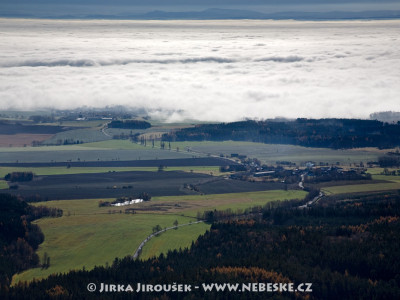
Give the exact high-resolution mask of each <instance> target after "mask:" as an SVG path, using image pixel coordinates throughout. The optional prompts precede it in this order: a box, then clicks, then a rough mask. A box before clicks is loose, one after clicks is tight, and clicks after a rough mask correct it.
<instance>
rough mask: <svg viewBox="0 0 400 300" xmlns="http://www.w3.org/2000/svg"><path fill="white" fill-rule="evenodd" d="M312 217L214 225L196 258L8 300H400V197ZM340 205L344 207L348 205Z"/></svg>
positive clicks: (118, 270) (134, 263)
mask: <svg viewBox="0 0 400 300" xmlns="http://www.w3.org/2000/svg"><path fill="white" fill-rule="evenodd" d="M355 197H357V198H353V199H350V200H349V201H339V202H337V201H332V200H330V199H328V201H326V202H324V203H323V205H320V206H314V207H311V208H308V209H299V208H296V205H297V204H296V203H295V202H294V201H288V202H281V204H279V203H278V202H275V203H274V204H273V205H267V206H265V207H264V208H262V216H261V218H248V219H245V220H235V221H226V222H219V223H214V224H213V225H212V227H211V229H210V231H208V232H206V233H205V234H204V235H203V236H201V237H199V239H198V240H197V241H196V242H194V243H192V246H191V247H190V249H185V250H179V251H176V250H175V251H170V252H169V253H168V254H167V255H166V256H164V255H161V256H159V257H157V258H155V257H154V258H151V259H149V260H146V261H140V260H132V259H131V258H130V257H127V258H124V259H116V260H115V261H114V263H113V264H112V266H110V267H96V268H94V269H93V270H91V271H87V270H81V271H72V272H70V273H68V274H58V275H52V276H50V277H49V278H47V279H45V280H42V281H36V282H32V283H31V284H29V285H24V284H20V285H17V286H16V287H13V288H11V290H10V292H9V293H8V294H7V295H5V296H6V297H5V298H4V299H7V297H8V298H9V299H36V298H40V299H52V298H57V299H99V298H101V299H125V298H127V297H130V298H132V299H266V298H273V299H399V298H400V274H399V272H398V270H399V268H400V260H399V259H398V257H399V255H400V248H399V247H398V245H399V243H400V216H399V215H400V195H399V194H397V193H393V194H390V193H387V194H379V195H367V196H359V195H357V196H355ZM342 200H343V199H342ZM101 282H103V283H119V284H124V285H125V286H126V285H127V284H132V285H133V288H136V283H143V284H153V285H155V284H171V285H172V284H180V283H184V284H192V285H201V283H253V282H255V283H257V282H281V283H285V282H293V283H294V284H295V286H296V285H297V284H299V283H304V282H309V283H312V292H311V293H300V292H296V293H289V292H283V293H266V292H258V293H250V292H244V293H235V292H228V291H225V292H215V291H214V292H204V291H202V290H201V289H197V290H193V291H192V292H188V293H178V292H175V293H173V292H170V293H164V292H159V293H141V292H139V293H128V294H127V293H123V292H119V293H118V292H116V293H102V294H100V293H99V292H98V290H97V291H95V292H92V293H90V292H88V291H87V289H86V287H87V285H88V284H89V283H94V284H96V285H97V287H100V283H101Z"/></svg>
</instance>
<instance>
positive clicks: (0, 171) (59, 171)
mask: <svg viewBox="0 0 400 300" xmlns="http://www.w3.org/2000/svg"><path fill="white" fill-rule="evenodd" d="M164 170H165V171H185V172H190V171H191V170H193V172H195V173H204V174H209V173H210V172H213V174H214V175H220V174H222V173H220V172H219V167H215V166H193V167H191V166H188V167H167V168H165V169H164ZM24 171H25V172H33V173H35V174H36V175H66V174H88V173H107V172H113V171H115V172H127V171H148V172H157V171H158V168H157V167H72V168H69V169H68V168H66V167H43V168H42V167H40V168H21V167H0V178H1V177H4V176H5V175H7V174H8V173H11V172H24Z"/></svg>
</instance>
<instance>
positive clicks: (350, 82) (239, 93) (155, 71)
mask: <svg viewBox="0 0 400 300" xmlns="http://www.w3.org/2000/svg"><path fill="white" fill-rule="evenodd" d="M399 29H400V22H399V21H380V22H378V21H366V22H355V21H350V22H295V21H48V20H10V19H8V20H5V19H2V20H1V19H0V40H1V43H0V53H1V55H0V109H11V108H13V109H35V108H45V107H52V108H74V107H81V106H83V105H87V106H96V107H103V106H106V105H119V104H121V105H126V106H130V107H133V108H145V109H147V110H148V112H149V113H150V114H151V115H153V116H155V117H167V118H169V120H171V121H178V120H182V119H185V118H186V119H198V120H208V121H233V120H239V119H242V118H245V117H251V118H271V117H275V116H285V117H367V116H368V115H369V114H370V113H372V112H375V111H383V110H397V111H400V101H399V100H400V85H399V82H400V81H399V79H400V53H399V51H398V49H400V38H398V32H399Z"/></svg>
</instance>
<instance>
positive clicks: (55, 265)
mask: <svg viewBox="0 0 400 300" xmlns="http://www.w3.org/2000/svg"><path fill="white" fill-rule="evenodd" d="M304 195H305V192H303V191H266V192H253V193H238V194H223V195H208V196H207V197H204V196H180V197H155V198H153V199H152V201H150V202H149V203H146V204H152V205H153V204H171V203H180V204H181V205H184V206H185V208H184V209H181V208H177V209H172V210H168V211H146V213H140V212H139V213H137V214H134V215H128V214H124V213H122V214H120V213H119V211H120V210H122V211H123V209H124V208H110V207H101V208H100V207H98V202H99V200H98V199H89V200H68V201H50V202H45V203H37V204H36V205H46V206H50V207H58V208H61V209H63V211H64V216H63V217H62V218H44V219H40V220H38V221H36V223H37V224H38V225H39V226H40V228H41V229H42V231H43V233H44V234H45V242H44V243H43V244H42V245H40V247H39V250H38V255H39V257H42V256H43V254H44V253H45V252H47V253H48V255H49V256H50V258H51V266H50V268H48V269H46V270H41V269H40V268H36V269H31V270H28V271H25V272H23V273H21V274H17V275H15V276H14V279H13V282H14V283H15V282H18V281H20V280H22V281H26V280H28V281H29V280H32V279H33V278H42V277H46V276H48V275H49V274H51V273H57V272H67V271H68V270H70V269H79V268H82V267H83V266H85V267H86V268H87V269H90V268H93V267H94V266H95V265H104V264H106V263H107V262H108V263H111V262H112V261H113V259H114V258H115V257H124V256H126V255H131V254H133V252H134V251H135V250H136V248H137V247H138V246H139V244H140V242H141V241H142V240H144V238H145V237H146V236H147V235H148V234H150V233H151V231H152V228H153V227H154V226H155V225H157V224H159V225H160V226H161V227H168V226H172V224H173V222H174V221H175V220H176V219H177V220H178V222H179V224H184V223H189V222H190V221H193V220H194V219H193V216H196V214H197V212H198V211H201V212H202V211H204V210H206V209H213V208H221V209H222V208H228V207H229V208H232V209H233V210H236V209H238V208H246V207H252V206H256V205H262V204H265V203H267V202H269V201H272V200H283V199H291V198H302V197H304ZM104 200H107V199H104ZM111 200H112V199H111ZM146 204H144V205H146ZM172 207H174V205H172ZM109 210H114V211H115V212H116V213H114V214H109V213H108V211H109ZM191 226H193V227H191ZM191 226H186V227H182V228H180V229H178V230H172V232H169V233H165V235H162V236H160V237H158V238H157V240H155V241H152V244H149V247H150V248H149V249H147V246H146V247H145V248H144V253H146V254H145V255H147V256H152V255H155V254H158V253H161V252H164V253H165V252H166V251H168V250H169V249H172V248H180V247H187V246H188V245H190V243H191V241H192V240H194V239H196V238H197V236H198V235H199V234H202V233H204V232H205V231H206V230H207V229H208V226H207V225H205V224H203V225H200V224H199V225H197V224H196V225H191ZM195 226H196V227H195ZM187 227H191V228H187Z"/></svg>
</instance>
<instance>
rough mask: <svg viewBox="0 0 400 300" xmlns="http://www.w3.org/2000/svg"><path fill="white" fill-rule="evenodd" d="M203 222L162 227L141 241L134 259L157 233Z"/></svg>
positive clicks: (133, 257)
mask: <svg viewBox="0 0 400 300" xmlns="http://www.w3.org/2000/svg"><path fill="white" fill-rule="evenodd" d="M203 222H204V221H203V220H200V221H196V222H191V223H186V224H181V225H178V226H172V227H167V228H164V229H162V230H160V231H157V232H154V233H152V234H150V235H149V236H148V237H147V238H145V239H144V241H143V242H141V243H140V245H139V247H138V248H137V249H136V251H135V253H134V254H133V256H132V259H138V258H139V256H140V253H141V252H142V249H143V247H144V246H145V245H146V243H147V242H148V241H150V240H151V239H152V238H153V237H155V236H156V235H159V234H161V233H163V232H165V231H167V230H171V229H177V228H178V227H183V226H188V225H193V224H198V223H203Z"/></svg>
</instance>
